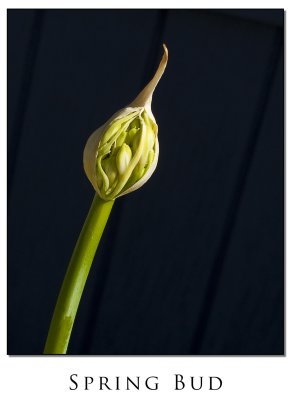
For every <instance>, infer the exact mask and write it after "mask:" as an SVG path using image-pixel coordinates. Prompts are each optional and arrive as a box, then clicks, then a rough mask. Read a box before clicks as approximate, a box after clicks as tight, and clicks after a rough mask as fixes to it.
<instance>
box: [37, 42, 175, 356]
mask: <svg viewBox="0 0 291 400" xmlns="http://www.w3.org/2000/svg"><path fill="white" fill-rule="evenodd" d="M163 48H164V53H163V57H162V60H161V62H160V64H159V66H158V69H157V71H156V73H155V75H154V77H153V78H152V80H151V81H150V82H149V83H148V84H147V85H146V87H145V88H144V89H143V90H142V91H141V92H140V93H139V95H138V96H137V97H136V98H135V99H134V100H133V101H132V102H131V103H130V104H129V105H128V106H126V107H125V108H123V109H121V110H119V111H118V112H116V113H115V114H114V115H113V116H112V117H111V118H110V119H109V120H108V121H107V122H105V124H103V125H102V126H101V127H100V128H98V129H96V130H95V131H94V132H93V133H92V135H91V136H90V137H89V139H88V141H87V143H86V146H85V149H84V154H83V164H84V170H85V173H86V175H87V177H88V179H89V181H90V182H91V184H92V186H93V187H94V189H95V192H96V194H95V197H94V199H93V202H92V205H91V208H90V210H89V213H88V216H87V218H86V220H85V223H84V225H83V228H82V231H81V233H80V236H79V238H78V241H77V243H76V246H75V249H74V251H73V254H72V257H71V260H70V263H69V266H68V269H67V272H66V275H65V278H64V280H63V284H62V287H61V290H60V293H59V296H58V299H57V303H56V306H55V309H54V313H53V317H52V320H51V324H50V328H49V332H48V336H47V340H46V344H45V349H44V354H66V352H67V349H68V345H69V341H70V337H71V333H72V329H73V325H74V321H75V317H76V314H77V310H78V306H79V303H80V300H81V296H82V293H83V290H84V287H85V283H86V280H87V277H88V274H89V272H90V268H91V265H92V262H93V259H94V256H95V253H96V250H97V248H98V245H99V242H100V239H101V236H102V233H103V231H104V229H105V226H106V223H107V220H108V218H109V215H110V212H111V209H112V206H113V204H114V201H115V199H116V198H117V197H120V196H123V195H125V194H127V193H130V192H132V191H134V190H136V189H138V188H140V187H141V186H142V185H143V184H144V183H145V182H146V181H147V180H148V179H149V178H150V177H151V175H152V174H153V172H154V170H155V169H156V166H157V163H158V157H159V142H158V125H157V123H156V120H155V118H154V116H153V113H152V110H151V102H152V96H153V93H154V90H155V88H156V86H157V84H158V82H159V80H160V79H161V77H162V75H163V73H164V71H165V68H166V65H167V62H168V50H167V48H166V46H165V45H163Z"/></svg>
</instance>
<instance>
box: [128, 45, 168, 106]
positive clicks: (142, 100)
mask: <svg viewBox="0 0 291 400" xmlns="http://www.w3.org/2000/svg"><path fill="white" fill-rule="evenodd" d="M163 48H164V54H163V57H162V59H161V62H160V65H159V66H158V69H157V71H156V73H155V75H154V77H153V79H152V80H151V81H150V82H149V83H148V84H147V85H146V87H145V88H144V89H143V90H142V91H141V92H140V94H139V95H138V96H137V97H136V98H135V99H134V100H133V102H132V103H131V104H130V105H129V106H130V107H146V106H148V107H150V106H151V102H152V96H153V93H154V90H155V88H156V86H157V84H158V82H159V80H160V79H161V77H162V76H163V73H164V72H165V69H166V66H167V63H168V49H167V47H166V45H165V44H163Z"/></svg>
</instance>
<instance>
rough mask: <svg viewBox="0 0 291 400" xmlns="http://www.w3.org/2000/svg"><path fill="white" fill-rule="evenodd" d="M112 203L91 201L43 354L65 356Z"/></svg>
mask: <svg viewBox="0 0 291 400" xmlns="http://www.w3.org/2000/svg"><path fill="white" fill-rule="evenodd" d="M113 203H114V200H111V201H104V200H101V199H100V198H99V197H98V196H97V195H95V197H94V200H93V202H92V205H91V208H90V210H89V213H88V216H87V218H86V221H85V223H84V226H83V229H82V231H81V233H80V236H79V239H78V241H77V244H76V246H75V249H74V252H73V255H72V258H71V260H70V263H69V266H68V269H67V272H66V275H65V278H64V281H63V284H62V287H61V291H60V294H59V297H58V300H57V304H56V307H55V310H54V314H53V318H52V321H51V325H50V329H49V332H48V337H47V341H46V345H45V349H44V354H66V352H67V348H68V344H69V340H70V336H71V332H72V328H73V324H74V320H75V317H76V313H77V310H78V306H79V303H80V299H81V296H82V293H83V289H84V286H85V283H86V280H87V277H88V274H89V271H90V268H91V265H92V262H93V259H94V256H95V253H96V250H97V247H98V245H99V242H100V239H101V236H102V233H103V231H104V228H105V225H106V222H107V220H108V217H109V215H110V212H111V209H112V206H113Z"/></svg>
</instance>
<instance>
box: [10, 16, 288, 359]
mask: <svg viewBox="0 0 291 400" xmlns="http://www.w3.org/2000/svg"><path fill="white" fill-rule="evenodd" d="M163 42H165V43H166V44H167V46H168V48H169V64H168V67H167V71H166V74H165V76H164V77H163V79H162V81H161V82H160V84H159V86H158V88H157V90H156V93H155V96H154V100H153V112H154V115H155V116H156V119H157V121H158V124H159V140H160V149H161V153H160V160H159V164H158V168H157V170H156V172H155V174H154V176H153V177H152V178H151V180H150V181H149V182H148V183H147V185H145V186H144V187H143V188H142V189H141V190H139V191H137V192H135V193H132V194H130V195H128V196H126V197H124V198H121V199H119V200H117V202H116V204H115V206H114V209H113V212H112V215H111V217H110V221H109V224H108V226H107V228H106V232H105V234H104V237H103V239H102V246H101V247H100V251H98V254H97V256H96V259H95V261H94V264H93V267H92V272H91V273H90V276H89V280H88V284H87V286H86V290H85V292H84V296H83V299H82V302H81V305H80V309H79V313H78V316H77V319H76V323H75V329H74V332H73V336H72V340H71V345H70V348H69V353H70V354H116V355H169V354H179V355H188V354H202V355H209V354H214V355H232V354H238V355H252V354H256V355H263V354H283V352H284V88H283V84H284V82H283V81H284V13H283V11H282V10H219V11H218V10H217V11H216V10H9V11H8V353H9V354H41V353H42V350H43V346H44V342H45V339H46V334H47V330H48V327H49V322H50V318H51V314H52V311H53V308H54V304H55V301H56V297H57V294H58V291H59V288H60V285H61V282H62V279H63V276H64V274H65V270H66V267H67V264H68V261H69V258H70V255H71V252H72V250H73V247H74V245H75V242H76V239H77V237H78V234H79V232H80V229H81V226H82V223H83V221H84V218H85V216H86V213H87V211H88V208H89V206H90V202H91V200H92V198H93V189H92V187H91V186H90V184H89V182H88V181H87V179H86V177H85V174H84V172H83V170H82V152H83V147H84V144H85V142H86V140H87V138H88V136H89V135H90V133H91V132H92V131H93V130H94V129H95V128H97V127H98V126H100V125H101V124H102V123H103V122H104V121H105V120H106V119H107V118H109V117H110V116H111V115H112V114H113V113H114V112H115V111H117V110H118V109H119V108H121V107H123V106H125V105H126V104H127V103H129V102H130V101H131V100H132V99H133V98H134V97H135V96H136V94H137V93H138V91H139V90H140V89H141V88H142V87H143V85H145V83H146V82H147V81H148V80H149V79H150V78H151V76H152V74H153V72H154V70H155V68H156V67H157V65H158V62H159V59H160V57H161V54H162V43H163Z"/></svg>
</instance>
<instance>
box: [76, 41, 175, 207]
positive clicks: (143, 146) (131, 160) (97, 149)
mask: <svg viewBox="0 0 291 400" xmlns="http://www.w3.org/2000/svg"><path fill="white" fill-rule="evenodd" d="M163 47H164V54H163V58H162V60H161V62H160V65H159V67H158V69H157V71H156V73H155V75H154V77H153V79H152V80H151V81H150V82H149V83H148V85H147V86H146V87H145V88H144V89H143V90H142V91H141V92H140V94H139V95H138V96H137V97H136V99H135V100H134V101H133V102H132V103H131V104H130V105H129V106H127V107H125V108H123V109H122V110H120V111H118V112H117V113H116V114H114V115H113V116H112V117H111V118H110V119H109V120H108V121H107V122H106V123H105V124H104V125H102V126H101V127H100V128H99V129H97V130H96V131H95V132H93V134H92V135H91V136H90V137H89V139H88V141H87V143H86V146H85V149H84V158H83V161H84V169H85V172H86V175H87V177H88V179H89V180H90V182H91V183H92V185H93V187H94V189H95V190H96V192H97V193H98V195H99V196H100V197H101V198H102V199H103V200H113V199H115V198H117V197H119V196H122V195H124V194H126V193H129V192H132V191H134V190H136V189H138V188H139V187H141V186H142V185H143V184H144V183H145V182H146V181H147V180H148V179H149V178H150V176H151V175H152V174H153V172H154V170H155V168H156V166H157V162H158V157H159V142H158V125H157V123H156V121H155V118H154V116H153V114H152V111H151V101H152V95H153V92H154V90H155V88H156V86H157V83H158V82H159V80H160V78H161V76H162V75H163V73H164V70H165V68H166V65H167V61H168V50H167V48H166V46H165V45H164V46H163Z"/></svg>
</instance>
